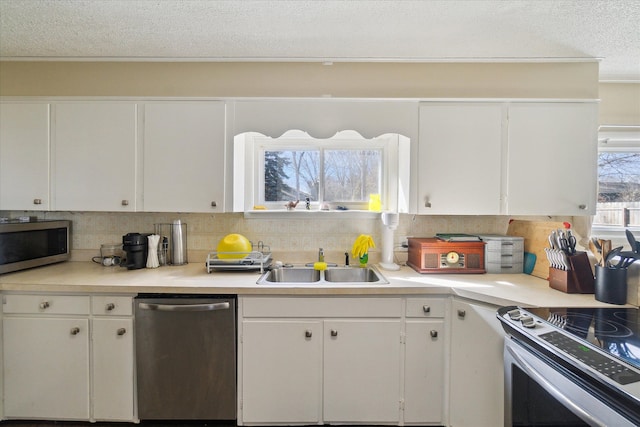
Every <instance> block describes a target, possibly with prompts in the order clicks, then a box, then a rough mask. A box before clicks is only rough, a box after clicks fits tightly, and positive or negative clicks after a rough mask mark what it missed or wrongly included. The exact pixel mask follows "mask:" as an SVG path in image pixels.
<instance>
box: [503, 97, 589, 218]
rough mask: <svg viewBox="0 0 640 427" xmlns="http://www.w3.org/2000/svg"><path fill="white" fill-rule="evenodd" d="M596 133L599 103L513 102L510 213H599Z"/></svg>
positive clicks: (509, 190)
mask: <svg viewBox="0 0 640 427" xmlns="http://www.w3.org/2000/svg"><path fill="white" fill-rule="evenodd" d="M597 136H598V106H597V104H595V103H587V102H585V103H550V102H540V103H522V104H512V105H510V107H509V137H508V139H509V161H508V166H509V169H508V199H507V206H508V213H509V214H511V215H593V214H595V208H596V197H597V194H596V193H597V155H598V151H597V150H598V148H597V143H598V141H597Z"/></svg>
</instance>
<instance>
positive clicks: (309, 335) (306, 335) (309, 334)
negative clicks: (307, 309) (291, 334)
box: [304, 329, 313, 338]
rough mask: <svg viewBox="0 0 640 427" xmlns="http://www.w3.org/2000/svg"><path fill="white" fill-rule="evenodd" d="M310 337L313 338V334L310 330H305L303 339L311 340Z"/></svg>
mask: <svg viewBox="0 0 640 427" xmlns="http://www.w3.org/2000/svg"><path fill="white" fill-rule="evenodd" d="M312 336H313V332H311V330H309V329H307V330H306V331H304V337H305V338H311V337H312Z"/></svg>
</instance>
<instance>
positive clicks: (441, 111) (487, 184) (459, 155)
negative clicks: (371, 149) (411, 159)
mask: <svg viewBox="0 0 640 427" xmlns="http://www.w3.org/2000/svg"><path fill="white" fill-rule="evenodd" d="M503 111H504V107H503V105H502V104H490V103H466V104H463V103H423V104H421V105H420V144H419V148H418V152H419V162H418V180H419V181H418V213H424V214H460V215H464V214H474V215H476V214H478V215H482V214H485V215H486V214H499V213H500V209H501V177H502V147H503V144H502V141H503V138H502V134H503V120H502V116H503Z"/></svg>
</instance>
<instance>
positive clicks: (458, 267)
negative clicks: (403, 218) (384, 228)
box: [407, 237, 485, 273]
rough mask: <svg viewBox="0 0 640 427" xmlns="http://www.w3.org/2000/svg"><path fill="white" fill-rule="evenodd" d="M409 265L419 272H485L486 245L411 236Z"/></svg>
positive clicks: (479, 242)
mask: <svg viewBox="0 0 640 427" xmlns="http://www.w3.org/2000/svg"><path fill="white" fill-rule="evenodd" d="M408 240H409V257H408V259H407V265H408V266H409V267H411V268H413V269H414V270H416V271H417V272H418V273H485V268H484V245H485V243H484V242H482V241H477V242H448V241H445V240H441V239H438V238H435V237H429V238H413V237H411V238H409V239H408Z"/></svg>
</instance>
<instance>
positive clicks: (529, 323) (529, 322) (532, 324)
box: [520, 316, 536, 328]
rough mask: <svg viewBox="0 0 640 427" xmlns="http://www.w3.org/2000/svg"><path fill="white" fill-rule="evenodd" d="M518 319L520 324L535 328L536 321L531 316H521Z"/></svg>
mask: <svg viewBox="0 0 640 427" xmlns="http://www.w3.org/2000/svg"><path fill="white" fill-rule="evenodd" d="M520 321H521V322H522V326H524V327H525V328H535V327H536V321H535V320H533V317H530V316H522V317H521V318H520Z"/></svg>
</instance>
